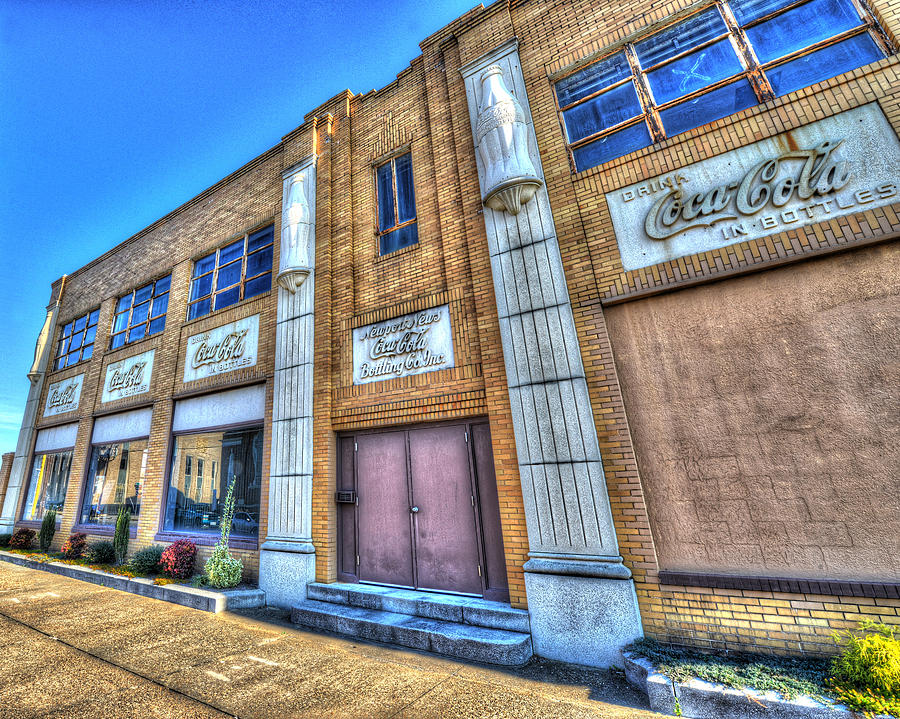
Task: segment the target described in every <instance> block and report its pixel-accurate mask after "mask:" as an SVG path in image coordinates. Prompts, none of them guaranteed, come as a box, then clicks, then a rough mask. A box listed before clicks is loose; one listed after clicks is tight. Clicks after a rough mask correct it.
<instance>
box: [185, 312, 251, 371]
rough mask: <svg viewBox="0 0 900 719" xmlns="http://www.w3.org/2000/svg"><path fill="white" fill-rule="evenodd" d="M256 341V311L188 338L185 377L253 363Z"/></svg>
mask: <svg viewBox="0 0 900 719" xmlns="http://www.w3.org/2000/svg"><path fill="white" fill-rule="evenodd" d="M258 345H259V315H253V316H252V317H246V318H244V319H242V320H237V321H236V322H232V323H231V324H227V325H222V326H221V327H216V328H215V329H212V330H209V331H208V332H203V333H201V334H199V335H193V336H191V337H189V338H188V341H187V351H186V353H185V357H184V381H185V382H191V381H193V380H195V379H202V378H203V377H209V376H210V375H214V374H223V373H225V372H231V371H233V370H236V369H244V368H245V367H253V365H255V364H256V353H257V346H258Z"/></svg>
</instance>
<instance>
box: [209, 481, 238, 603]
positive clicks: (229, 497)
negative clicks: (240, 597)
mask: <svg viewBox="0 0 900 719" xmlns="http://www.w3.org/2000/svg"><path fill="white" fill-rule="evenodd" d="M233 519H234V479H232V480H231V482H230V484H229V485H228V492H226V494H225V501H224V503H223V506H222V533H221V535H220V537H219V541H218V542H216V546H215V548H214V549H213V553H212V556H211V557H210V558H209V559H207V560H206V566H205V567H204V573H205V574H206V580H207V582H209V584H210V586H213V587H218V588H220V589H228V588H229V587H236V586H237V585H238V584H240V583H241V576H242V575H243V573H244V564H243V562H241V560H240V559H238V558H237V557H232V556H231V553H230V552H229V551H228V539H229V537H230V536H231V523H232V520H233Z"/></svg>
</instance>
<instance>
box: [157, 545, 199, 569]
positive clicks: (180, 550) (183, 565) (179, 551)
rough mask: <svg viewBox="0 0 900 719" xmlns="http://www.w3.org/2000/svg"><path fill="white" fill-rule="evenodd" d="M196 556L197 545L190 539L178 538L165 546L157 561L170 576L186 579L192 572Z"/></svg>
mask: <svg viewBox="0 0 900 719" xmlns="http://www.w3.org/2000/svg"><path fill="white" fill-rule="evenodd" d="M196 558H197V545H196V544H194V543H193V542H192V541H191V540H190V539H179V540H178V541H177V542H174V543H173V544H170V545H169V546H168V547H166V548H165V550H164V551H163V553H162V559H160V560H159V563H160V566H162V568H163V571H164V572H165V573H166V574H168V575H169V576H170V577H175V579H187V578H188V577H190V576H191V575H192V574H193V573H194V560H195V559H196Z"/></svg>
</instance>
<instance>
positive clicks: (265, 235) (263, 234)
mask: <svg viewBox="0 0 900 719" xmlns="http://www.w3.org/2000/svg"><path fill="white" fill-rule="evenodd" d="M274 238H275V228H274V227H272V226H271V225H270V226H269V227H266V228H265V229H262V230H260V231H259V232H254V233H253V234H252V235H250V237H248V238H247V253H248V254H249V253H250V252H253V251H254V250H258V249H259V248H260V247H265V246H266V245H271V244H272V240H273V239H274Z"/></svg>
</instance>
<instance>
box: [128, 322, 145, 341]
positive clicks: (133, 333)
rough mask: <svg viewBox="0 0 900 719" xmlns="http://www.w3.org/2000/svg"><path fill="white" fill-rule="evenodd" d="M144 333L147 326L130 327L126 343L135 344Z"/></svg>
mask: <svg viewBox="0 0 900 719" xmlns="http://www.w3.org/2000/svg"><path fill="white" fill-rule="evenodd" d="M146 333H147V325H138V326H137V327H132V328H131V329H130V330H128V341H129V342H137V341H138V340H140V339H143V338H144V335H145V334H146Z"/></svg>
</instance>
